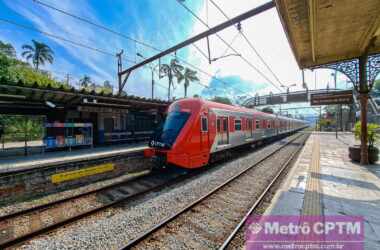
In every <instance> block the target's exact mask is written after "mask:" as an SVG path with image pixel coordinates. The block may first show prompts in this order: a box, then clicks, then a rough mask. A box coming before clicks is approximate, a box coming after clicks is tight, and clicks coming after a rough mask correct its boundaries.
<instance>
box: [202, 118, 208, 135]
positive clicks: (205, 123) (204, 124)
mask: <svg viewBox="0 0 380 250" xmlns="http://www.w3.org/2000/svg"><path fill="white" fill-rule="evenodd" d="M207 131H208V120H207V117H202V132H207Z"/></svg>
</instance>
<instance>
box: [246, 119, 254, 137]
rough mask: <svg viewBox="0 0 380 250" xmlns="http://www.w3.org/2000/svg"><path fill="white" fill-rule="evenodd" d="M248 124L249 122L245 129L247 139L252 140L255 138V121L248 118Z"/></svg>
mask: <svg viewBox="0 0 380 250" xmlns="http://www.w3.org/2000/svg"><path fill="white" fill-rule="evenodd" d="M246 122H247V125H246V128H245V131H246V132H245V134H246V138H252V137H253V121H252V119H251V118H247V120H246Z"/></svg>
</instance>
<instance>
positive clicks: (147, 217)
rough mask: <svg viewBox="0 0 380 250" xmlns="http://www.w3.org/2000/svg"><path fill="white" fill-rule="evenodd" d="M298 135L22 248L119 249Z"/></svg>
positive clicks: (89, 218) (99, 214) (38, 239)
mask: <svg viewBox="0 0 380 250" xmlns="http://www.w3.org/2000/svg"><path fill="white" fill-rule="evenodd" d="M294 137H295V135H293V136H290V137H288V138H285V139H283V140H281V141H278V142H275V143H273V144H271V145H269V146H266V147H264V148H260V149H258V150H256V151H255V152H253V153H250V154H247V155H245V156H243V157H241V158H238V159H235V160H232V161H230V162H226V163H223V164H220V165H218V166H216V167H214V168H212V169H210V170H209V171H207V172H205V173H204V174H202V175H199V176H195V177H193V178H191V179H188V180H186V181H184V182H182V183H178V184H176V185H175V186H172V187H170V188H166V189H164V190H161V191H159V192H155V193H151V194H148V195H146V196H144V197H143V198H141V199H138V200H136V201H134V202H132V203H129V204H126V205H124V206H118V207H113V208H111V209H107V210H105V211H103V212H100V213H97V214H96V215H93V216H90V217H87V218H85V219H82V220H80V221H79V222H77V223H73V224H71V225H69V226H66V227H64V228H60V229H58V230H55V231H54V232H51V233H49V234H48V235H44V236H41V237H37V238H35V239H33V240H31V241H30V242H26V243H24V245H22V246H20V248H22V249H118V248H120V247H122V246H123V245H124V244H125V243H126V242H128V241H130V240H132V239H134V238H135V237H136V236H137V235H138V234H139V233H141V232H143V231H144V230H147V229H149V228H151V227H153V226H154V225H155V224H157V223H159V222H160V221H161V220H162V219H163V218H165V217H168V216H169V215H172V214H174V213H175V212H176V211H179V210H180V209H181V208H183V207H185V206H186V205H187V204H189V203H191V202H193V201H195V200H196V199H198V198H199V197H201V196H202V195H204V194H205V193H207V192H209V191H210V190H211V189H213V188H215V187H216V186H218V185H219V184H221V183H222V182H224V181H225V180H226V179H228V178H229V177H231V176H233V175H234V174H236V173H238V172H240V171H241V170H242V169H245V168H246V167H247V166H248V165H252V164H254V163H255V162H257V161H258V160H259V159H261V158H262V157H263V156H265V155H267V154H268V153H270V152H272V151H273V150H275V149H277V148H279V147H280V146H281V145H283V143H284V141H288V140H291V139H292V138H294Z"/></svg>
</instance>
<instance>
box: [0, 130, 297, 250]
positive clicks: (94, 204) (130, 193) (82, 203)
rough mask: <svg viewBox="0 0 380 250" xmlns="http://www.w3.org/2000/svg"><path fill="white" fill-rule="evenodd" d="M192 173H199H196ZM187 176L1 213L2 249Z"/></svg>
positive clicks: (143, 179) (148, 179) (154, 177)
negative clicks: (5, 213)
mask: <svg viewBox="0 0 380 250" xmlns="http://www.w3.org/2000/svg"><path fill="white" fill-rule="evenodd" d="M294 137H295V139H294V138H293V139H291V138H292V137H290V138H289V140H288V141H287V142H279V146H278V147H277V149H275V150H274V151H273V152H272V153H269V154H265V155H263V156H262V157H263V160H265V159H267V158H269V157H270V156H271V155H272V154H273V153H274V152H275V151H277V150H279V149H283V148H286V146H287V145H289V143H292V142H294V141H295V140H297V138H299V136H298V137H297V136H294ZM283 143H284V144H283ZM260 158H261V157H260ZM263 160H260V161H259V162H258V163H257V164H259V163H260V162H261V161H263ZM257 164H255V165H257ZM200 172H202V171H200ZM206 172H207V171H206ZM192 173H193V174H194V175H195V174H197V172H192ZM188 177H189V175H186V174H184V173H183V172H169V171H167V172H166V175H162V174H159V173H155V174H148V175H146V176H140V177H137V178H135V179H133V180H129V181H126V182H120V183H115V184H111V185H108V186H105V187H102V188H99V189H96V190H92V191H89V192H86V193H82V194H79V195H75V196H72V197H69V198H65V199H61V200H57V201H54V202H51V203H48V204H44V205H40V206H36V207H32V208H30V209H26V210H23V211H19V212H15V213H13V214H8V215H5V216H0V249H4V248H8V247H17V246H20V243H24V242H25V241H28V240H30V239H34V237H37V236H40V235H45V234H46V233H48V232H50V231H52V230H55V229H58V228H61V227H63V226H66V225H68V224H71V223H74V222H77V221H78V220H79V219H82V218H85V217H87V216H90V215H92V214H95V213H97V212H100V211H103V210H105V209H106V208H110V207H113V206H115V205H117V204H123V203H125V202H128V201H133V200H135V199H137V198H139V197H140V196H143V195H144V194H147V193H149V192H151V191H155V190H160V189H163V188H165V187H168V186H171V184H174V183H178V182H179V181H181V180H183V179H186V178H188ZM138 241H139V240H137V241H136V242H138ZM131 243H132V244H134V243H133V242H131ZM127 248H128V247H127Z"/></svg>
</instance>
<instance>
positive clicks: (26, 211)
mask: <svg viewBox="0 0 380 250" xmlns="http://www.w3.org/2000/svg"><path fill="white" fill-rule="evenodd" d="M147 175H149V173H147V174H144V175H141V176H137V177H135V178H132V179H129V180H125V181H121V182H117V183H113V184H110V185H106V186H104V187H100V188H96V189H94V190H90V191H87V192H83V193H80V194H77V195H73V196H69V197H66V198H63V199H58V200H55V201H52V202H49V203H46V204H42V205H37V206H34V207H30V208H27V209H23V210H20V211H16V212H13V213H9V214H6V215H2V216H0V221H3V220H9V219H12V218H15V217H17V216H21V215H25V214H29V213H33V212H36V211H38V210H44V209H46V208H49V207H52V206H55V205H59V204H61V203H65V202H68V201H71V200H75V199H78V198H82V197H85V196H87V195H91V194H94V193H98V192H101V191H105V190H107V189H111V188H114V187H117V186H121V185H125V184H127V183H128V182H133V181H137V180H139V179H141V178H144V177H146V176H147Z"/></svg>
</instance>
